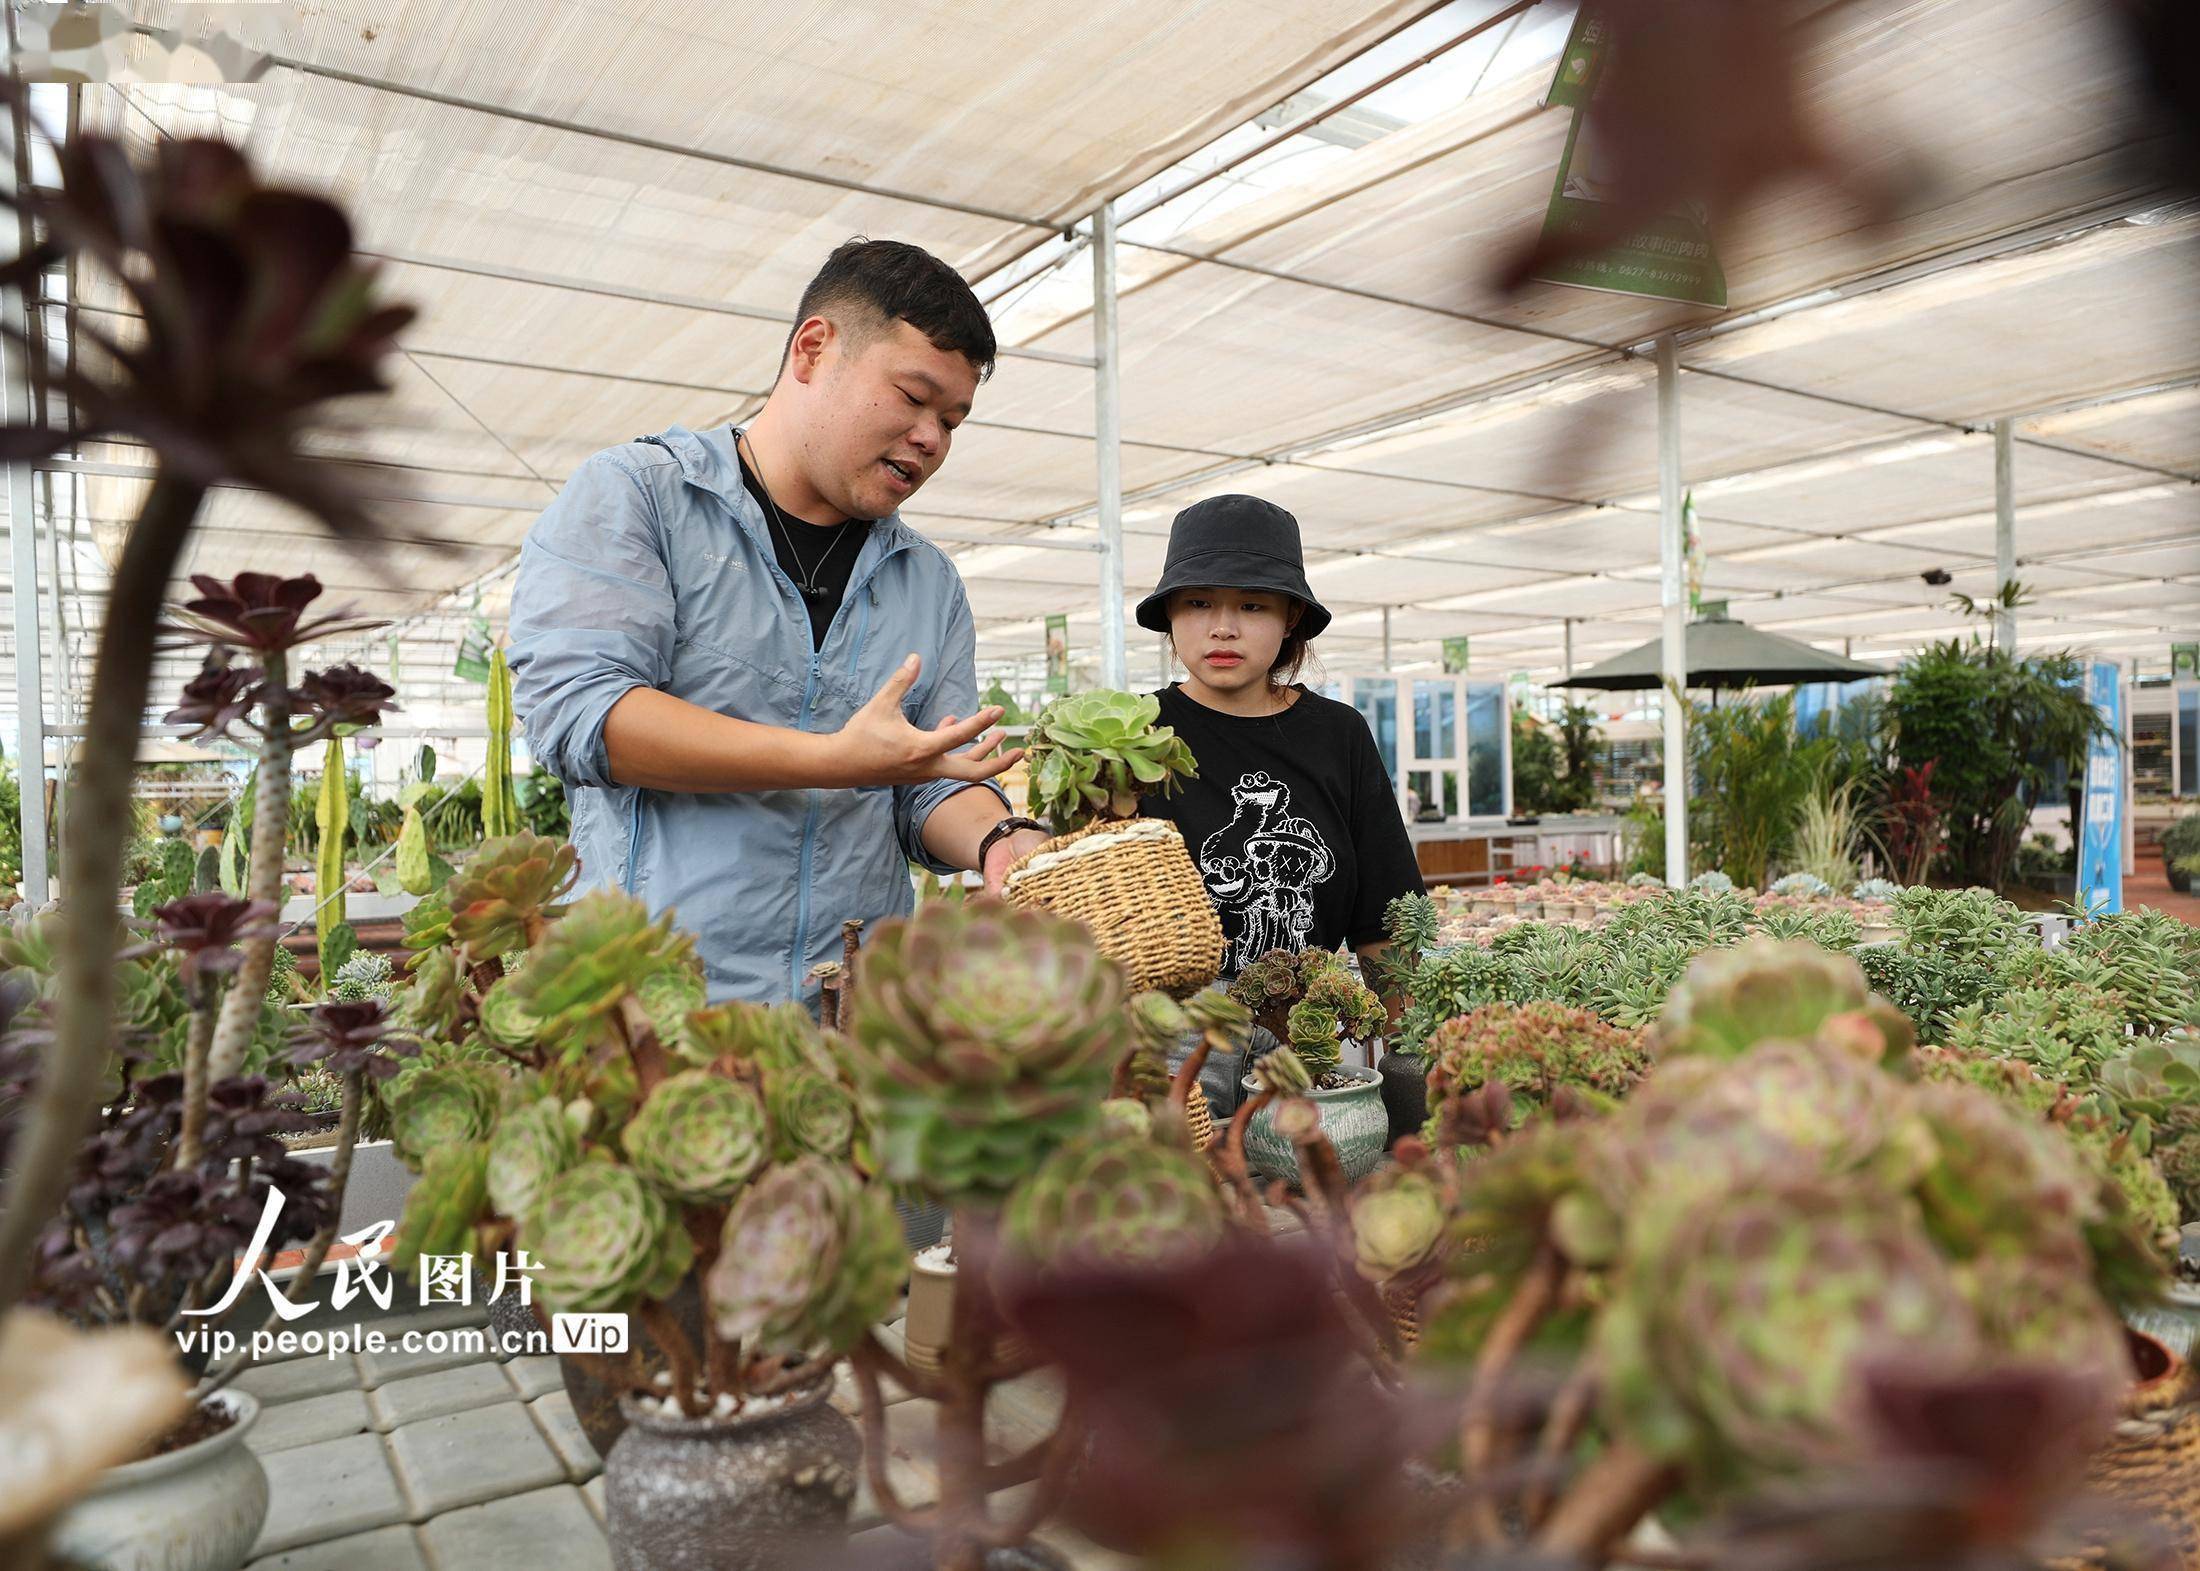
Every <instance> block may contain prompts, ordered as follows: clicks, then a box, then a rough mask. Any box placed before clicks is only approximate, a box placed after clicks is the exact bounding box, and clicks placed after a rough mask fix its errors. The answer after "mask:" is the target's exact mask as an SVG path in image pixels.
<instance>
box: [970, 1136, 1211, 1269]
mask: <svg viewBox="0 0 2200 1571" xmlns="http://www.w3.org/2000/svg"><path fill="white" fill-rule="evenodd" d="M1222 1228H1223V1217H1222V1201H1221V1198H1220V1197H1219V1196H1218V1195H1217V1194H1216V1192H1215V1185H1214V1179H1213V1178H1212V1177H1211V1176H1210V1175H1209V1173H1208V1171H1207V1167H1206V1164H1205V1163H1204V1162H1202V1161H1201V1160H1200V1159H1199V1158H1198V1157H1196V1156H1193V1155H1192V1154H1191V1153H1190V1152H1188V1151H1183V1150H1179V1149H1177V1148H1176V1147H1174V1146H1164V1145H1156V1144H1154V1143H1153V1142H1152V1141H1149V1140H1140V1139H1138V1138H1136V1137H1128V1138H1126V1137H1125V1136H1124V1135H1122V1134H1119V1133H1117V1132H1116V1131H1114V1130H1112V1129H1103V1130H1100V1131H1097V1132H1095V1133H1092V1134H1088V1135H1083V1136H1080V1137H1079V1138H1077V1139H1075V1140H1072V1141H1070V1142H1069V1143H1068V1144H1067V1145H1064V1146H1063V1147H1061V1148H1060V1149H1059V1150H1057V1151H1056V1152H1055V1153H1054V1154H1053V1155H1052V1156H1050V1157H1048V1158H1047V1159H1046V1161H1044V1162H1042V1163H1041V1164H1040V1165H1039V1169H1038V1171H1036V1172H1035V1173H1033V1174H1032V1175H1031V1176H1030V1177H1029V1178H1027V1179H1025V1180H1024V1182H1023V1183H1021V1184H1019V1185H1018V1186H1017V1187H1016V1192H1015V1194H1014V1195H1013V1196H1012V1197H1011V1198H1010V1200H1009V1203H1008V1210H1007V1213H1006V1215H1005V1216H1004V1218H1003V1232H1004V1237H1005V1238H1006V1240H1007V1243H1008V1245H1009V1247H1010V1248H1011V1249H1013V1250H1014V1251H1015V1252H1016V1253H1017V1254H1018V1255H1019V1256H1021V1257H1022V1258H1023V1259H1025V1260H1027V1261H1030V1262H1031V1263H1033V1264H1035V1265H1039V1266H1059V1265H1067V1264H1071V1263H1077V1264H1088V1265H1089V1264H1107V1265H1118V1266H1140V1265H1156V1264H1160V1263H1162V1262H1165V1261H1169V1260H1173V1259H1177V1258H1180V1257H1182V1256H1184V1255H1187V1254H1196V1253H1198V1252H1200V1251H1203V1250H1206V1249H1211V1248H1213V1247H1214V1246H1215V1245H1216V1244H1217V1243H1219V1242H1221V1239H1222Z"/></svg>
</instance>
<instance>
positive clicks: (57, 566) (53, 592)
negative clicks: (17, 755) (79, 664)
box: [38, 414, 77, 875]
mask: <svg viewBox="0 0 2200 1571" xmlns="http://www.w3.org/2000/svg"><path fill="white" fill-rule="evenodd" d="M45 418H47V419H49V420H50V419H52V418H53V416H52V415H50V414H49V415H47V416H46V417H45ZM38 479H39V491H40V494H41V497H42V499H43V500H44V502H45V504H46V505H45V506H44V508H42V509H41V510H40V511H41V512H42V513H43V514H44V517H45V524H46V532H45V547H46V553H45V563H46V571H45V580H46V585H45V587H46V596H47V599H46V610H47V613H48V615H49V616H50V618H51V620H52V625H53V698H54V703H53V712H54V718H55V719H56V720H73V719H74V718H76V705H75V704H74V703H73V702H72V698H73V696H74V695H73V691H72V689H71V686H70V682H69V675H70V660H69V623H68V611H67V607H65V606H64V605H63V604H62V587H61V519H60V517H59V516H58V515H57V514H56V513H55V512H54V505H53V476H52V475H40V476H39V477H38ZM69 495H70V497H71V498H72V516H73V499H74V498H75V496H76V495H77V489H76V482H75V481H74V480H71V481H70V482H69ZM39 674H40V676H41V677H43V676H44V675H45V672H44V670H43V669H41V671H40V673H39ZM41 685H43V684H41ZM53 821H54V836H53V842H54V848H55V850H56V851H57V852H59V853H60V854H61V855H63V856H66V855H67V854H68V852H67V850H66V846H67V843H68V838H69V837H68V835H67V833H66V832H65V831H64V826H65V825H66V824H67V823H68V822H69V771H68V769H67V768H66V767H63V768H60V769H57V770H55V771H54V777H53ZM60 871H61V869H60V868H59V867H58V866H57V867H55V869H54V872H55V873H56V874H57V875H58V874H59V873H60Z"/></svg>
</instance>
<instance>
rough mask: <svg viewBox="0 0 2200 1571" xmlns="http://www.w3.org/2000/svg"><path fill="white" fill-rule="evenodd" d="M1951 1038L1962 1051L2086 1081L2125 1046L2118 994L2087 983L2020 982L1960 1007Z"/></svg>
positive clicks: (1951, 1022) (1951, 1024)
mask: <svg viewBox="0 0 2200 1571" xmlns="http://www.w3.org/2000/svg"><path fill="white" fill-rule="evenodd" d="M1947 1039H1948V1046H1949V1047H1951V1048H1953V1049H1956V1050H1957V1051H1959V1052H1965V1053H1973V1054H1979V1055H1983V1056H1986V1057H1992V1058H2005V1059H2011V1060H2014V1061H2016V1062H2019V1063H2025V1064H2030V1065H2031V1066H2032V1067H2033V1068H2035V1069H2037V1070H2039V1071H2040V1072H2041V1073H2042V1074H2045V1075H2049V1076H2052V1077H2053V1078H2055V1079H2057V1080H2070V1081H2075V1082H2078V1083H2081V1084H2085V1083H2090V1082H2091V1081H2092V1079H2093V1078H2094V1076H2095V1074H2096V1073H2097V1072H2098V1070H2099V1068H2100V1066H2101V1065H2103V1064H2105V1063H2107V1062H2108V1060H2109V1059H2110V1058H2112V1057H2114V1056H2115V1055H2116V1054H2117V1053H2119V1052H2120V1051H2122V1050H2123V1046H2124V1043H2125V1040H2126V1039H2125V1036H2124V1012H2123V1007H2122V1005H2121V1004H2120V1003H2119V1002H2118V1000H2117V999H2116V998H2115V996H2114V995H2112V994H2108V993H2104V992H2102V991H2101V990H2100V989H2099V988H2096V987H2090V986H2087V985H2086V984H2084V983H2073V984H2070V985H2067V986H2062V987H2019V988H2013V989H2011V990H2010V991H2008V992H2005V993H2001V994H1999V995H1997V996H1996V997H1995V998H1994V999H1993V1001H1992V1002H1991V1003H1987V1002H1983V1001H1982V1002H1979V1003H1973V1004H1968V1005H1965V1006H1964V1007H1963V1008H1961V1009H1958V1010H1957V1011H1956V1012H1955V1013H1954V1014H1953V1015H1952V1016H1951V1017H1950V1018H1949V1022H1948V1031H1947Z"/></svg>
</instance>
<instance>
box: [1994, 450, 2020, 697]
mask: <svg viewBox="0 0 2200 1571" xmlns="http://www.w3.org/2000/svg"><path fill="white" fill-rule="evenodd" d="M2016 577H2017V455H2016V424H2015V422H2014V421H2011V420H2007V419H2003V420H1996V421H1995V422H1994V593H1995V594H1996V595H2000V594H2004V593H2006V592H2007V591H2008V588H2009V586H2010V585H2011V584H2012V583H2014V582H2015V581H2016ZM1994 647H1995V648H1996V649H1999V650H2000V651H2002V653H2004V654H2006V655H2008V656H2009V657H2010V658H2011V659H2015V658H2016V653H2017V612H2016V608H2015V607H2014V606H1997V607H1996V608H1995V610H1994Z"/></svg>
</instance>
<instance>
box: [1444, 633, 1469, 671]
mask: <svg viewBox="0 0 2200 1571" xmlns="http://www.w3.org/2000/svg"><path fill="white" fill-rule="evenodd" d="M1467 642H1468V641H1467V640H1466V639H1464V638H1447V639H1445V640H1444V675H1446V676H1457V675H1459V674H1460V673H1461V672H1463V671H1465V670H1466V668H1467Z"/></svg>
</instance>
